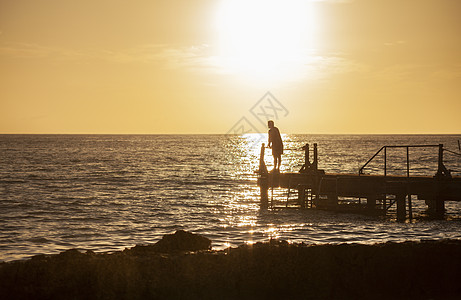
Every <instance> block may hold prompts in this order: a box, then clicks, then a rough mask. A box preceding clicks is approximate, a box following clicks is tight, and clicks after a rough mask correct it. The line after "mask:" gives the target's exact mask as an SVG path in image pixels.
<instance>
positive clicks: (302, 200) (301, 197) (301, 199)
mask: <svg viewBox="0 0 461 300" xmlns="http://www.w3.org/2000/svg"><path fill="white" fill-rule="evenodd" d="M298 205H299V206H301V207H302V208H305V207H306V189H305V188H304V187H299V188H298Z"/></svg>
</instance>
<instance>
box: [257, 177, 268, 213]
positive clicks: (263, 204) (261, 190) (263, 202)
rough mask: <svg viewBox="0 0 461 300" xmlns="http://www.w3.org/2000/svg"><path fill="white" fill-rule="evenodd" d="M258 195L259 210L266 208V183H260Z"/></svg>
mask: <svg viewBox="0 0 461 300" xmlns="http://www.w3.org/2000/svg"><path fill="white" fill-rule="evenodd" d="M259 193H260V195H261V200H260V206H261V208H268V207H269V187H268V186H267V183H266V184H264V183H261V185H260V186H259Z"/></svg>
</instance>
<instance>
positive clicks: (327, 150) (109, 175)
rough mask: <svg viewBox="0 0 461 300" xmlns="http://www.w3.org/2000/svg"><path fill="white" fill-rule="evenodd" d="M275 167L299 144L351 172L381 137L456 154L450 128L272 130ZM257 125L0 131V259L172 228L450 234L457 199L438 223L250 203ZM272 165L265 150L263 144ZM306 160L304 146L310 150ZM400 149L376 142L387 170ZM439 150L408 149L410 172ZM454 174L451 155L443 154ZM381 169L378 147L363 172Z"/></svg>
mask: <svg viewBox="0 0 461 300" xmlns="http://www.w3.org/2000/svg"><path fill="white" fill-rule="evenodd" d="M282 137H283V140H284V148H285V150H284V154H283V156H282V166H281V172H296V171H298V170H299V169H300V168H301V166H302V165H303V163H304V151H303V150H301V148H302V146H303V145H305V144H306V143H309V144H310V145H311V149H312V147H313V144H314V143H317V145H318V157H319V160H318V166H319V168H320V169H323V170H325V172H327V173H328V172H331V173H354V174H357V173H358V170H359V169H360V168H361V167H362V166H363V165H364V164H365V163H366V162H367V161H368V160H369V158H371V157H372V156H373V155H374V154H375V153H376V152H377V151H378V150H379V149H380V148H381V147H382V146H384V145H438V144H443V147H444V148H445V149H449V150H450V151H453V152H460V151H459V148H458V147H459V144H458V143H459V140H461V135H312V134H283V136H282ZM266 141H267V134H245V135H0V261H11V260H20V259H26V258H29V257H31V256H33V255H37V254H54V253H59V252H61V251H64V250H68V249H79V250H82V251H86V250H93V251H96V252H112V251H119V250H123V249H125V248H130V247H133V246H135V245H137V244H153V243H155V242H157V241H158V240H160V239H161V238H162V236H163V235H165V234H171V233H174V232H175V231H176V230H179V229H183V230H187V231H191V232H194V233H197V234H201V235H204V236H206V237H208V238H210V239H211V240H212V247H213V248H214V249H217V250H221V249H225V248H227V247H230V246H231V247H234V246H238V245H241V244H243V243H249V244H252V243H256V242H264V241H268V240H270V239H274V238H277V239H283V240H286V241H288V242H291V243H306V244H324V243H335V244H336V243H366V244H372V243H378V242H379V243H381V242H388V241H408V240H423V239H433V240H439V239H460V238H461V219H460V217H459V216H460V215H461V203H460V204H458V203H457V202H447V204H446V209H447V214H446V218H445V219H444V220H430V219H427V218H418V215H421V216H423V215H424V211H425V209H426V205H425V204H424V201H418V200H417V199H415V200H414V201H413V206H414V214H415V218H414V219H413V220H412V221H407V222H403V223H401V222H400V223H399V222H397V221H396V220H395V218H394V217H392V210H391V211H390V212H389V214H388V216H381V217H376V216H366V215H359V214H345V213H336V212H328V211H320V210H313V209H301V208H279V207H283V206H284V201H286V199H287V197H289V195H288V194H287V190H284V189H274V191H273V192H271V194H270V197H273V199H274V203H275V204H278V205H276V208H265V209H263V208H260V203H259V188H258V186H257V181H256V180H257V174H256V171H257V169H258V165H259V158H260V153H261V145H262V143H265V142H266ZM265 154H266V155H265V162H266V164H267V166H268V168H269V169H271V168H272V167H273V166H272V163H273V159H272V156H271V153H270V150H265ZM311 157H312V154H311ZM406 157H407V156H406V148H395V149H394V148H393V149H388V150H387V174H389V175H392V174H395V175H405V174H406V172H407V164H406ZM437 158H438V148H437V147H428V148H409V166H410V175H427V176H433V175H434V174H435V173H436V171H437ZM444 163H445V165H446V167H447V168H448V169H450V170H451V172H452V174H453V175H455V176H460V175H461V157H460V156H459V155H455V154H453V153H451V152H447V151H444ZM364 172H365V173H368V174H383V155H382V152H381V153H380V154H378V155H377V156H376V157H375V159H374V160H372V161H371V162H370V163H369V164H368V165H367V167H366V168H365V169H364Z"/></svg>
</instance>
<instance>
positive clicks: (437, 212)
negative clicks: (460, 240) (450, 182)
mask: <svg viewBox="0 0 461 300" xmlns="http://www.w3.org/2000/svg"><path fill="white" fill-rule="evenodd" d="M426 204H427V212H428V214H429V216H430V217H431V218H434V219H443V217H444V216H445V201H443V200H442V199H437V198H435V199H432V200H426Z"/></svg>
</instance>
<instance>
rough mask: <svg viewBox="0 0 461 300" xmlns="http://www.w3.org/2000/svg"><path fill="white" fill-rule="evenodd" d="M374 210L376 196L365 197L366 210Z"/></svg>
mask: <svg viewBox="0 0 461 300" xmlns="http://www.w3.org/2000/svg"><path fill="white" fill-rule="evenodd" d="M375 209H376V195H374V194H371V195H368V196H367V210H369V211H374V210H375Z"/></svg>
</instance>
